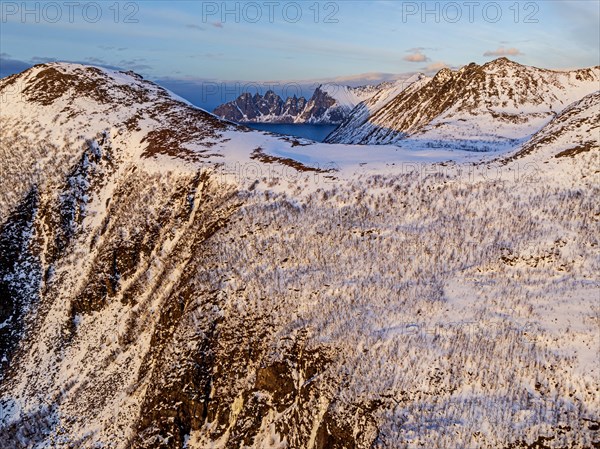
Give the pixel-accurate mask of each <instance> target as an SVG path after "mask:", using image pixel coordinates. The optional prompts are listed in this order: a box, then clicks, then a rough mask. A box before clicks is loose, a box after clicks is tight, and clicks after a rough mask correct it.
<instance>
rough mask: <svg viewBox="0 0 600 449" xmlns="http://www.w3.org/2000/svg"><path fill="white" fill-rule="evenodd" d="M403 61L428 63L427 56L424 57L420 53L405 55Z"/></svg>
mask: <svg viewBox="0 0 600 449" xmlns="http://www.w3.org/2000/svg"><path fill="white" fill-rule="evenodd" d="M404 60H405V61H408V62H426V61H429V60H430V59H429V58H428V57H427V56H425V55H424V54H423V53H421V52H420V51H417V52H416V53H412V54H410V55H406V56H405V57H404Z"/></svg>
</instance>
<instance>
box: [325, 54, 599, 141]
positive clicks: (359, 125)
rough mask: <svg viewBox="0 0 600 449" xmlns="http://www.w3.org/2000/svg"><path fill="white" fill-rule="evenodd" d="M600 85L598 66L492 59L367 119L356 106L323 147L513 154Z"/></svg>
mask: <svg viewBox="0 0 600 449" xmlns="http://www.w3.org/2000/svg"><path fill="white" fill-rule="evenodd" d="M599 83H600V66H597V67H593V68H587V69H578V70H573V71H567V72H565V71H551V70H546V69H537V68H534V67H528V66H523V65H520V64H518V63H515V62H513V61H510V60H509V59H507V58H499V59H496V60H494V61H490V62H488V63H486V64H484V65H481V66H480V65H477V64H475V63H471V64H468V65H466V66H463V67H461V68H460V69H458V70H456V71H452V70H450V69H442V70H441V71H439V72H438V73H437V74H436V75H435V76H433V77H432V78H430V79H424V80H423V81H422V82H421V83H420V84H417V83H415V84H413V85H412V86H410V87H409V88H407V89H405V90H403V91H402V92H401V93H399V94H398V95H397V96H396V97H394V98H393V99H391V101H389V102H387V103H386V104H385V105H384V106H383V107H380V108H377V109H376V110H374V111H372V112H370V111H369V112H367V113H366V115H365V111H364V109H363V110H361V106H359V107H358V108H357V109H356V110H355V111H353V114H354V113H356V114H358V115H359V118H356V117H352V114H351V116H350V118H349V119H348V120H347V121H346V122H345V123H344V124H342V125H341V126H340V127H338V129H336V130H334V131H333V132H332V134H330V136H328V137H327V139H326V141H327V142H330V143H346V144H402V143H403V141H404V140H408V141H410V140H413V141H415V143H416V144H419V143H420V144H421V145H426V146H427V145H432V146H434V147H435V145H436V143H437V142H444V141H445V142H452V141H455V142H456V147H457V148H461V146H466V147H468V146H473V149H478V148H479V149H480V150H481V149H483V150H485V149H488V148H487V147H490V145H489V144H492V143H493V142H494V141H495V142H497V143H499V144H500V145H503V146H504V147H505V148H515V147H516V145H518V144H519V143H522V142H524V141H525V140H527V139H528V138H529V137H530V136H531V135H533V134H534V133H535V132H536V131H538V130H539V129H541V128H542V127H543V126H544V125H545V124H546V123H548V122H549V121H550V120H551V119H552V117H554V115H555V114H557V113H559V112H560V111H561V110H562V109H564V108H565V107H567V106H568V105H569V104H570V103H572V102H573V101H576V100H578V99H580V98H582V97H583V96H585V95H587V94H589V93H592V92H594V91H596V90H598V87H599ZM368 103H369V101H368V100H367V101H366V102H365V104H366V105H368ZM361 114H362V115H361ZM407 138H408V139H407ZM487 142H489V144H488V143H487ZM493 147H494V145H493V144H492V145H491V147H490V148H489V149H493Z"/></svg>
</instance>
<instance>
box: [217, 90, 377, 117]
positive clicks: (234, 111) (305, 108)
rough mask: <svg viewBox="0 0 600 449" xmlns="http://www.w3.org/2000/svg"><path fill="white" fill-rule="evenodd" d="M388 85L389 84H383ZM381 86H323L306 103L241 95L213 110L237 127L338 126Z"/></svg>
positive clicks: (270, 94)
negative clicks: (304, 124) (293, 124)
mask: <svg viewBox="0 0 600 449" xmlns="http://www.w3.org/2000/svg"><path fill="white" fill-rule="evenodd" d="M385 84H389V83H385ZM381 88H382V86H362V87H356V88H353V87H349V86H339V85H336V84H323V85H320V86H319V87H317V88H316V89H315V91H314V93H313V95H312V97H311V98H310V99H308V100H307V99H306V98H304V97H300V98H298V97H297V96H295V95H294V96H293V97H288V98H287V99H285V100H284V99H282V98H281V97H280V96H279V95H277V94H276V93H275V92H273V91H272V90H269V91H267V92H266V93H265V94H264V95H261V94H259V93H256V94H254V95H252V94H250V93H247V92H246V93H243V94H242V95H240V96H239V97H238V98H237V99H235V100H234V101H231V102H229V103H225V104H223V105H221V106H219V107H218V108H216V109H215V110H214V113H215V114H216V115H218V116H219V117H221V118H224V119H226V120H230V121H233V122H237V123H312V124H323V125H325V124H327V125H339V124H340V123H342V122H343V121H344V120H346V118H348V116H349V115H350V112H351V111H352V109H354V107H355V106H356V105H357V104H359V103H361V102H362V101H364V100H366V99H368V98H370V97H371V96H372V95H373V94H375V93H376V92H377V91H379V90H380V89H381Z"/></svg>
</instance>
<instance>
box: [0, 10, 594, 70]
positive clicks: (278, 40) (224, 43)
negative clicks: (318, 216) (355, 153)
mask: <svg viewBox="0 0 600 449" xmlns="http://www.w3.org/2000/svg"><path fill="white" fill-rule="evenodd" d="M78 3H79V6H77V7H70V6H69V5H68V2H67V3H64V2H60V1H59V2H31V3H27V6H26V8H23V3H22V2H6V1H3V2H2V6H1V8H2V11H1V12H2V17H1V18H0V20H1V21H2V22H1V29H0V53H1V61H0V72H1V75H2V76H4V75H6V74H8V73H12V72H14V71H19V70H22V67H25V66H27V65H30V64H32V63H36V62H43V61H46V60H67V61H80V62H87V63H91V64H98V65H106V66H115V67H119V68H124V69H131V70H134V71H137V72H139V73H141V74H143V75H144V76H147V77H149V78H151V79H160V80H165V79H168V80H185V81H193V80H206V79H210V80H247V81H266V80H323V79H328V78H335V77H341V78H340V80H341V81H343V80H344V79H345V77H351V76H355V75H360V74H365V73H373V75H372V76H371V78H374V79H375V78H381V79H385V77H386V76H388V75H386V74H398V73H406V72H416V71H424V72H433V71H435V70H437V69H439V68H441V67H443V66H444V65H448V66H450V67H457V66H461V65H464V64H467V63H469V62H477V63H483V62H486V61H488V60H491V59H493V58H495V57H497V56H502V55H507V56H508V57H509V58H511V59H514V60H516V61H518V62H521V63H523V64H529V65H535V66H539V67H547V68H573V67H584V66H592V65H598V64H600V61H599V58H600V53H599V52H600V50H599V41H600V31H599V30H600V25H599V21H600V19H599V17H600V14H599V11H600V2H599V1H598V0H585V1H576V0H572V1H571V0H569V1H537V2H527V1H519V2H518V1H498V2H488V1H477V2H467V1H464V2H463V1H457V2H432V1H430V2H422V1H419V2H406V1H371V2H360V1H339V2H319V3H317V2H314V1H300V2H286V1H273V2H262V1H256V2H202V1H183V2H182V1H141V2H113V1H104V2H102V1H100V2H97V3H92V4H91V2H85V1H82V2H78ZM36 5H40V6H37V7H36ZM84 6H85V7H84ZM98 6H99V8H98ZM36 8H37V11H36ZM70 8H72V9H70ZM24 9H27V11H25V10H24ZM225 10H227V11H229V13H226V12H227V11H225ZM425 10H427V11H429V13H428V14H426V15H425V16H423V13H425V12H426V11H425ZM98 11H100V12H101V14H102V16H101V18H99V20H98V21H97V22H95V23H92V22H93V21H94V19H95V18H96V16H97V13H98ZM116 11H118V16H116V15H115V14H116ZM316 11H318V12H319V14H318V16H316ZM498 11H500V12H501V18H499V20H498V21H497V22H495V23H493V21H494V19H495V18H496V16H497V14H498ZM517 11H518V14H517ZM459 12H460V14H461V15H460V17H458V13H459ZM59 13H60V16H61V17H60V19H58V14H59ZM223 13H226V14H225V15H223ZM259 13H260V14H261V17H260V18H258V14H259ZM299 13H300V14H301V16H298V14H299ZM470 16H471V17H470ZM328 17H329V20H327V18H328ZM86 18H87V20H86ZM271 19H272V21H271ZM286 19H287V20H286ZM295 19H297V20H295ZM357 78H358V79H361V77H357ZM363 78H366V77H363Z"/></svg>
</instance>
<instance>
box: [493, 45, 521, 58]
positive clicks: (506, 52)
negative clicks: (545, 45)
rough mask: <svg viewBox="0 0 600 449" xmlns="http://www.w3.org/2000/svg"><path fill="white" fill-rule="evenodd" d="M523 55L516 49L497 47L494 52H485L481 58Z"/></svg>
mask: <svg viewBox="0 0 600 449" xmlns="http://www.w3.org/2000/svg"><path fill="white" fill-rule="evenodd" d="M522 54H523V53H521V51H520V50H519V49H518V48H514V47H511V48H505V47H498V48H497V49H496V50H488V51H486V52H485V53H484V54H483V56H494V57H495V56H520V55H522Z"/></svg>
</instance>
